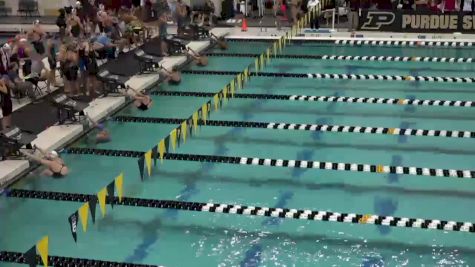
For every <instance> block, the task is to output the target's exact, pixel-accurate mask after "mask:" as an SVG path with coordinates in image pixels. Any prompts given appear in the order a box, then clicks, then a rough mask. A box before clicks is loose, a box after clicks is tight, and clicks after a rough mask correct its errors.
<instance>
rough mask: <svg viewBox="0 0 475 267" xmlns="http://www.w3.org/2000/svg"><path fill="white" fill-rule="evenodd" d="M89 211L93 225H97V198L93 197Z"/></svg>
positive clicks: (90, 200)
mask: <svg viewBox="0 0 475 267" xmlns="http://www.w3.org/2000/svg"><path fill="white" fill-rule="evenodd" d="M88 203H89V211H91V219H92V223H96V206H97V197H96V196H92V197H91V198H90V199H89V201H88Z"/></svg>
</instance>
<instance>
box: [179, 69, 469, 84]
mask: <svg viewBox="0 0 475 267" xmlns="http://www.w3.org/2000/svg"><path fill="white" fill-rule="evenodd" d="M182 73H186V74H203V75H237V74H239V72H236V71H211V70H184V71H182ZM250 75H251V76H260V77H287V78H307V79H331V80H375V81H413V82H414V81H416V82H447V83H473V82H474V81H475V78H472V77H439V76H411V75H408V76H403V75H376V74H337V73H280V72H259V73H257V74H256V73H255V72H253V73H251V74H250Z"/></svg>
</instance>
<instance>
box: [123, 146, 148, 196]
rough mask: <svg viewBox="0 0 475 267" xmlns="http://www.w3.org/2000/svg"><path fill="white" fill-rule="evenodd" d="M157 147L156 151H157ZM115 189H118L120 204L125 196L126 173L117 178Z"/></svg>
mask: <svg viewBox="0 0 475 267" xmlns="http://www.w3.org/2000/svg"><path fill="white" fill-rule="evenodd" d="M156 148H157V147H156V146H155V150H156ZM115 187H116V188H117V196H118V197H119V202H122V197H123V196H124V173H123V172H121V173H120V174H119V176H117V177H116V178H115Z"/></svg>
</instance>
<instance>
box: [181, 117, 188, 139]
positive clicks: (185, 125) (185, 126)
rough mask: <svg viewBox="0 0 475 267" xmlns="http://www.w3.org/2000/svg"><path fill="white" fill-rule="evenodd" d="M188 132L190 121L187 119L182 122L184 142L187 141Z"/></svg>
mask: <svg viewBox="0 0 475 267" xmlns="http://www.w3.org/2000/svg"><path fill="white" fill-rule="evenodd" d="M187 132H188V123H187V121H186V120H185V121H183V122H182V123H181V135H182V137H183V144H184V143H186V133H187Z"/></svg>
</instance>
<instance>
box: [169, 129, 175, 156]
mask: <svg viewBox="0 0 475 267" xmlns="http://www.w3.org/2000/svg"><path fill="white" fill-rule="evenodd" d="M170 141H171V142H172V149H173V151H175V149H176V129H173V130H172V131H171V132H170Z"/></svg>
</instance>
